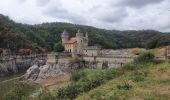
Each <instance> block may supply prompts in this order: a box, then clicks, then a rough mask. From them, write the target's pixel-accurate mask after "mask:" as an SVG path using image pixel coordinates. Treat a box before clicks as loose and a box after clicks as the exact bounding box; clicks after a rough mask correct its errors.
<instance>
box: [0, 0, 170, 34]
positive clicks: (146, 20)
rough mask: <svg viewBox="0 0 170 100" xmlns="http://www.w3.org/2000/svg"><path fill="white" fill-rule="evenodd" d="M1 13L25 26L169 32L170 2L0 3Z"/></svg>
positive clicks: (79, 0) (21, 0) (76, 0)
mask: <svg viewBox="0 0 170 100" xmlns="http://www.w3.org/2000/svg"><path fill="white" fill-rule="evenodd" d="M0 14H4V15H6V16H9V18H11V19H12V20H14V21H15V22H19V23H24V24H41V23H44V22H67V23H73V24H80V25H88V26H94V27H97V28H104V29H110V30H112V29H116V30H143V29H154V30H158V31H163V32H170V0H0Z"/></svg>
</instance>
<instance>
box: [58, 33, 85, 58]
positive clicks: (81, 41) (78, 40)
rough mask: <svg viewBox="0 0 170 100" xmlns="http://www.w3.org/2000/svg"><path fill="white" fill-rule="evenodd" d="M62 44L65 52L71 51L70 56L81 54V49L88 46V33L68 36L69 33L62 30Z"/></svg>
mask: <svg viewBox="0 0 170 100" xmlns="http://www.w3.org/2000/svg"><path fill="white" fill-rule="evenodd" d="M61 38H62V44H63V46H64V49H65V52H68V53H71V54H72V56H75V55H83V49H84V48H86V47H88V33H85V34H84V33H81V32H80V30H78V32H77V33H76V37H71V38H69V33H68V32H67V31H66V30H64V32H63V33H62V34H61Z"/></svg>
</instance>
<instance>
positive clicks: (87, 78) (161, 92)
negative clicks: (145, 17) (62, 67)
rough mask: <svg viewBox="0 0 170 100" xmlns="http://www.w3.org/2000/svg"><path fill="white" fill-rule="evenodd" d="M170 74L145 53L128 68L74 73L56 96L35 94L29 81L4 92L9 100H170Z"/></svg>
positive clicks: (165, 65)
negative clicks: (169, 99)
mask: <svg viewBox="0 0 170 100" xmlns="http://www.w3.org/2000/svg"><path fill="white" fill-rule="evenodd" d="M148 61H149V62H148ZM169 73H170V64H169V63H167V62H156V61H155V60H154V55H153V54H152V53H150V52H145V53H143V54H141V55H140V56H139V58H138V60H137V61H136V62H135V63H132V64H128V65H126V66H124V67H120V68H116V69H114V68H113V69H104V70H102V69H86V68H85V69H80V70H79V71H78V72H76V73H74V74H72V78H71V79H72V80H71V82H69V83H68V84H67V85H65V86H63V87H61V88H60V89H58V90H57V91H55V92H52V93H50V92H48V91H47V90H43V89H40V90H39V91H36V92H35V90H36V88H34V85H31V84H30V83H26V82H19V83H15V82H14V83H12V82H10V84H9V83H8V84H3V85H2V83H1V84H0V85H1V86H2V87H1V88H0V89H1V90H4V91H6V92H5V94H4V93H2V94H3V96H2V97H3V99H5V100H11V98H12V100H15V99H16V100H31V99H32V100H56V99H61V100H63V99H64V100H69V99H71V100H73V99H77V100H91V99H95V100H136V99H142V100H143V99H144V100H168V98H170V96H169V93H170V91H169V87H170V85H169V84H170V81H169V80H170V78H169V75H170V74H169ZM11 84H12V85H11ZM5 88H7V89H5ZM34 93H36V95H34V96H33V97H32V95H33V94H34ZM2 94H1V95H2ZM21 95H22V96H21Z"/></svg>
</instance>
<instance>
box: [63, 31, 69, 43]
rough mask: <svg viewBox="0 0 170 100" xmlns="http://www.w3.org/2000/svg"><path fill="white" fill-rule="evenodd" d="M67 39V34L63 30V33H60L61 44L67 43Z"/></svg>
mask: <svg viewBox="0 0 170 100" xmlns="http://www.w3.org/2000/svg"><path fill="white" fill-rule="evenodd" d="M68 38H69V33H68V32H67V31H66V30H64V31H63V33H61V39H62V44H64V43H65V42H66V41H68Z"/></svg>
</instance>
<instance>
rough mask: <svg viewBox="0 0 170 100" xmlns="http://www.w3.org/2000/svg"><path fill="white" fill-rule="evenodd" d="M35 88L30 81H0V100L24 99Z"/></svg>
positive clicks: (36, 87)
mask: <svg viewBox="0 0 170 100" xmlns="http://www.w3.org/2000/svg"><path fill="white" fill-rule="evenodd" d="M36 89H38V86H37V85H36V84H33V83H30V82H24V81H23V82H22V81H19V80H11V81H9V82H8V81H7V82H2V83H1V82H0V100H26V99H27V98H28V97H29V96H30V95H31V94H32V93H33V92H34V91H35V90H36Z"/></svg>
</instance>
